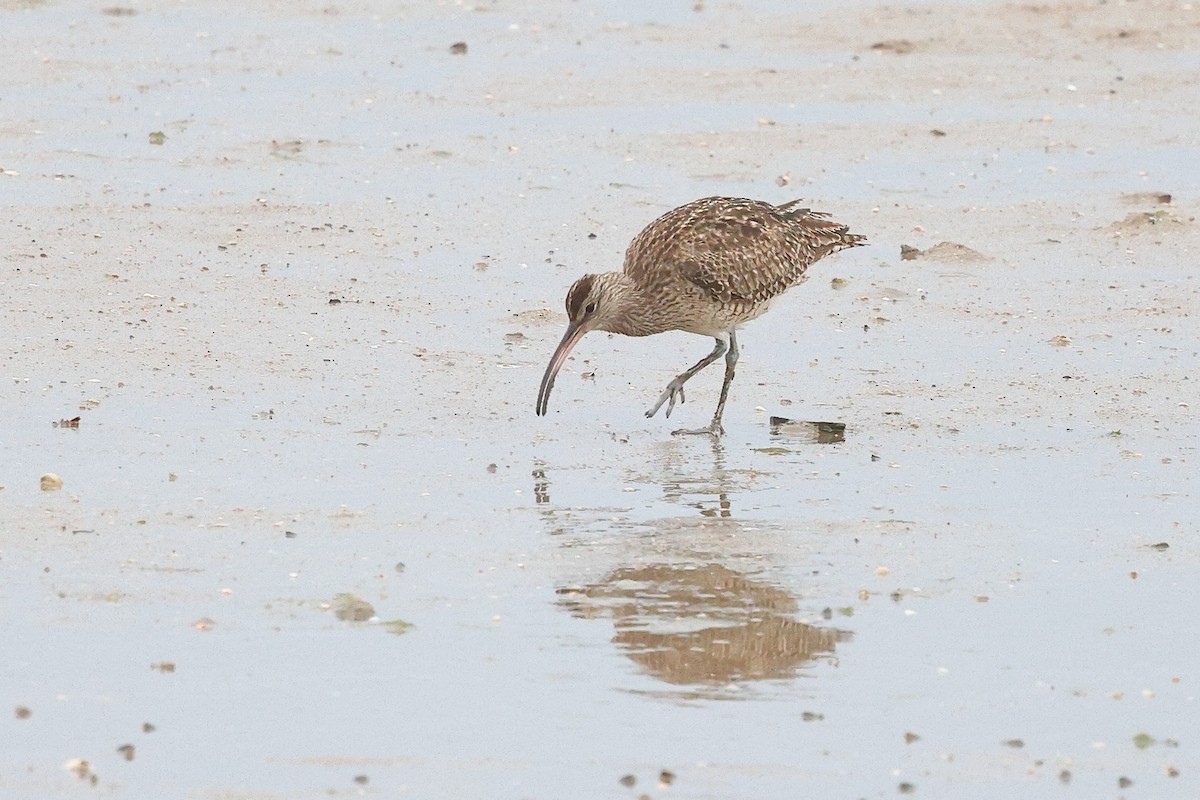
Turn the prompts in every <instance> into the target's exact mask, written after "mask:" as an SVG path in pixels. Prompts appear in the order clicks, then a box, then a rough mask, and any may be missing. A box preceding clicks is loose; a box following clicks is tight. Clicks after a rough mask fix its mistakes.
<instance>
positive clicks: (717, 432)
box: [671, 419, 725, 439]
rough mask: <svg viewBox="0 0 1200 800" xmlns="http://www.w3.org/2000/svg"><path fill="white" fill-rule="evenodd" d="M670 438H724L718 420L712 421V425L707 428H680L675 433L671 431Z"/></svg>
mask: <svg viewBox="0 0 1200 800" xmlns="http://www.w3.org/2000/svg"><path fill="white" fill-rule="evenodd" d="M671 435H672V436H711V437H713V438H714V439H716V438H718V437H720V436H724V435H725V429H724V428H722V427H721V422H720V420H715V419H714V420H713V421H712V424H711V425H709V426H708V427H707V428H695V429H688V428H680V429H679V430H677V431H671Z"/></svg>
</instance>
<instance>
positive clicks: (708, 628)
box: [558, 564, 853, 697]
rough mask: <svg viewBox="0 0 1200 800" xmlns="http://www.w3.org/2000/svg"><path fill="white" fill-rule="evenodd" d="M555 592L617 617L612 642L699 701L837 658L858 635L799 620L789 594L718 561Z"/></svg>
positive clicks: (630, 571)
mask: <svg viewBox="0 0 1200 800" xmlns="http://www.w3.org/2000/svg"><path fill="white" fill-rule="evenodd" d="M558 593H559V602H560V604H562V605H563V606H564V607H565V608H566V609H568V610H569V611H570V612H571V613H572V614H573V615H575V616H578V617H582V618H595V617H601V616H604V615H611V616H612V618H613V626H614V627H615V629H616V633H615V635H614V636H613V642H614V643H615V644H616V645H617V646H618V647H620V648H621V649H622V650H623V651H624V652H625V654H626V655H627V656H628V658H629V659H630V660H632V661H634V662H635V663H637V664H638V665H639V666H640V667H641V668H642V669H643V670H645V671H646V672H647V673H649V674H650V675H652V676H654V677H656V678H658V679H660V680H662V681H665V682H666V683H669V684H672V685H676V686H687V687H690V688H691V692H690V693H693V694H695V695H697V696H702V697H736V696H738V695H737V694H734V693H730V692H728V691H727V690H728V688H730V687H731V686H732V687H736V686H737V685H738V684H742V683H746V682H751V681H764V680H781V679H790V678H792V677H794V676H795V675H796V673H797V672H798V671H799V670H801V669H803V668H804V667H806V666H809V665H812V664H814V663H818V662H829V663H834V664H836V662H837V660H836V656H835V650H836V648H837V645H838V644H840V643H842V642H847V641H850V640H851V638H852V635H853V634H851V633H850V632H849V631H844V630H839V629H837V628H831V627H819V626H816V625H812V624H808V623H805V622H800V621H799V620H797V619H795V618H794V616H793V615H794V614H795V613H796V610H797V603H796V599H795V597H793V596H792V595H791V594H790V593H788V592H787V591H785V590H783V589H781V588H780V587H778V586H775V585H772V584H770V583H767V582H765V581H761V580H755V579H752V578H750V577H747V576H746V575H745V574H744V573H741V572H738V571H736V570H732V569H729V568H727V567H724V566H721V565H719V564H706V565H695V566H683V565H673V564H649V565H645V566H636V567H622V568H619V569H617V570H614V571H612V572H610V573H609V574H608V575H606V576H605V577H604V578H603V579H601V580H600V581H599V582H597V583H594V584H591V585H589V586H584V587H579V588H562V589H559V590H558Z"/></svg>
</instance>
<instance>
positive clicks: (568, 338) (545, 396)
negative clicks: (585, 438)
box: [537, 323, 588, 417]
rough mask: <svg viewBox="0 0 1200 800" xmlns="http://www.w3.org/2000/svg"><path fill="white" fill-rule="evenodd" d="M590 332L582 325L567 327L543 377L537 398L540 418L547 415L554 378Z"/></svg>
mask: <svg viewBox="0 0 1200 800" xmlns="http://www.w3.org/2000/svg"><path fill="white" fill-rule="evenodd" d="M587 332H588V329H587V328H585V327H583V326H582V325H577V324H575V323H571V324H570V325H568V326H567V332H566V333H565V334H563V338H562V341H561V342H559V343H558V348H557V349H556V350H555V351H554V355H552V356H551V357H550V363H549V364H547V365H546V374H545V375H543V376H542V385H541V387H540V388H539V389H538V398H537V414H538V416H539V417H544V416H545V415H546V406H547V405H548V404H549V402H550V390H551V389H553V388H554V378H555V377H556V376H557V375H558V371H559V369H561V368H562V365H563V363H564V362H565V361H566V360H567V356H569V355H570V354H571V349H572V348H573V347H575V345H576V344H578V343H579V340H580V339H582V338H583V335H584V334H585V333H587Z"/></svg>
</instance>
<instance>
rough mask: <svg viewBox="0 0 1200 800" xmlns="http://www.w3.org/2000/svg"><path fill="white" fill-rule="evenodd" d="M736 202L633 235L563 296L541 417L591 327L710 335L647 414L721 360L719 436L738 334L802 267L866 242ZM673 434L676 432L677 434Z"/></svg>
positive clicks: (659, 222)
mask: <svg viewBox="0 0 1200 800" xmlns="http://www.w3.org/2000/svg"><path fill="white" fill-rule="evenodd" d="M798 203H799V201H796V200H794V201H792V202H790V203H784V204H783V205H779V206H775V205H772V204H770V203H766V202H763V201H760V200H748V199H745V198H737V197H706V198H703V199H701V200H695V201H693V202H691V203H688V204H686V205H683V206H680V207H679V208H676V209H674V210H672V211H668V212H667V213H666V214H664V215H662V216H661V217H659V218H658V219H656V220H655V221H654V222H652V223H650V224H649V225H647V226H646V228H645V229H644V230H643V231H642V232H641V233H639V234H638V235H637V236H636V237H634V239H633V241H632V242H631V243H630V245H629V248H628V250H626V252H625V265H624V268H623V270H622V271H621V272H606V273H602V274H599V275H584V276H583V277H582V278H580V279H579V280H577V281H576V282H575V284H574V285H573V286H572V287H571V289H570V291H569V292H568V293H567V303H566V306H567V316H568V318H569V320H570V326H569V327H568V330H567V335H566V336H564V337H563V341H562V343H561V344H560V345H559V348H558V350H557V351H556V352H555V355H554V357H553V358H552V359H551V362H550V365H549V366H548V367H547V369H546V374H545V376H544V377H543V379H542V388H541V391H540V392H539V396H538V413H539V414H544V413H545V410H546V403H547V401H548V400H549V394H550V389H551V387H552V386H553V383H554V376H555V374H556V373H557V371H558V368H559V367H560V366H561V365H562V362H563V361H564V360H565V358H566V354H567V353H568V352H569V351H570V349H571V347H573V346H574V345H575V343H576V342H578V340H579V339H580V338H581V337H582V335H583V334H584V333H586V332H587V331H589V330H603V331H609V332H612V333H620V334H624V335H626V336H649V335H651V334H655V333H662V332H664V331H670V330H681V331H688V332H690V333H697V334H703V335H705V336H712V337H713V338H714V339H716V340H717V347H716V348H715V349H714V350H713V352H712V353H711V354H710V355H709V356H708V357H706V358H705V359H704V360H702V361H701V362H700V363H698V364H697V365H696V366H694V367H693V368H692V369H690V370H688V371H687V372H685V373H683V374H682V375H680V376H679V377H677V378H676V379H675V380H674V381H672V382H671V384H670V385H669V386H668V387H667V391H666V392H664V393H663V396H662V397H661V398H660V399H659V403H658V404H657V405H656V406H654V407H653V408H652V409H651V410H650V411H648V412H647V416H653V414H654V412H656V411H657V410H658V408H659V407H660V406H661V405H662V403H663V402H665V401H667V400H670V406H668V408H667V415H668V416H670V413H671V409H672V408H673V407H674V405H675V398H676V395H678V397H679V400H680V402H682V400H683V383H684V382H685V381H686V380H687V379H688V378H690V377H692V376H693V375H695V374H696V373H697V372H699V371H700V370H701V369H703V368H704V367H706V366H708V365H709V364H711V363H712V362H713V361H715V360H716V359H717V358H719V357H720V356H721V355H722V354H725V353H726V349H727V348H729V349H728V354H727V356H726V377H725V384H724V386H723V387H722V393H721V400H720V402H719V404H718V406H717V413H716V415H714V417H713V423H712V425H710V427H709V428H708V429H704V430H702V431H698V432H704V433H713V434H716V433H719V432H720V430H721V425H720V419H721V412H722V411H723V409H724V405H725V397H726V395H727V393H728V390H729V383H730V382H731V381H732V379H733V365H734V364H735V363H736V361H737V340H736V338H735V331H736V329H737V327H738V326H739V325H741V324H743V323H745V322H748V321H750V320H752V319H754V318H756V317H758V316H760V315H762V314H763V313H765V312H766V311H767V309H768V308H769V306H770V304H771V301H772V300H774V299H775V298H776V297H778V296H779V295H781V294H783V293H784V292H785V291H787V290H788V289H790V288H791V287H793V286H795V285H796V284H798V283H800V282H801V281H803V280H804V277H805V273H806V271H807V270H808V267H809V266H810V265H811V264H813V263H814V262H816V261H818V260H819V259H821V258H824V257H825V256H827V255H829V254H830V253H834V252H837V251H838V250H842V249H845V248H847V247H855V246H857V245H860V244H863V243H864V241H865V240H864V238H863V237H862V236H859V235H857V234H853V233H850V232H849V229H848V228H847V227H846V226H845V225H842V224H841V223H838V222H834V221H832V220H831V219H829V215H828V214H823V213H821V212H819V211H811V210H809V209H807V208H798V207H797V205H798ZM677 432H678V431H677Z"/></svg>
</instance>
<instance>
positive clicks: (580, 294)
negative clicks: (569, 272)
mask: <svg viewBox="0 0 1200 800" xmlns="http://www.w3.org/2000/svg"><path fill="white" fill-rule="evenodd" d="M595 279H596V276H594V275H584V276H583V277H582V278H580V279H579V280H577V281H575V285H574V286H572V287H571V291H569V292H567V316H568V317H570V318H571V319H575V318H576V317H578V316H579V313H580V311H581V310H582V309H583V304H584V303H585V302H586V301H587V297H588V295H589V294H591V293H592V282H593V281H594V280H595Z"/></svg>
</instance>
